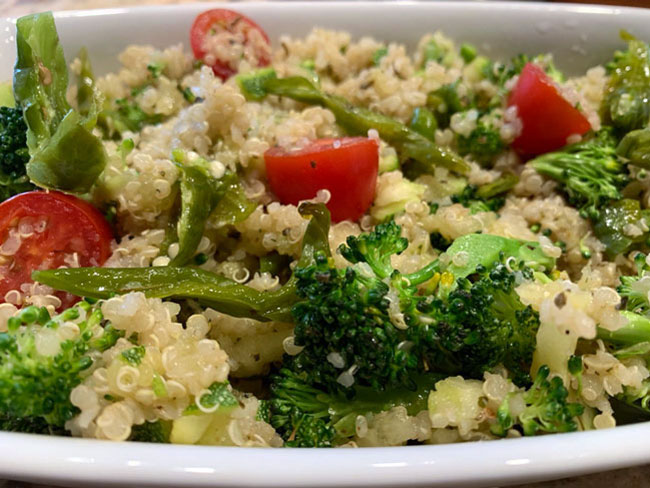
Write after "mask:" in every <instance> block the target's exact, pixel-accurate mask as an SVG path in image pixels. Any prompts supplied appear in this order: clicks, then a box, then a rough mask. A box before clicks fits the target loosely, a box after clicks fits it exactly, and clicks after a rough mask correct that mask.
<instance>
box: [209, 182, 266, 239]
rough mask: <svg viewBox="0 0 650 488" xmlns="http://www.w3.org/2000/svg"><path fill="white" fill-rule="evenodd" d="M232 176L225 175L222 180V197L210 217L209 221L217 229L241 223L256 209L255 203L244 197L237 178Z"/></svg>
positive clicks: (244, 194)
mask: <svg viewBox="0 0 650 488" xmlns="http://www.w3.org/2000/svg"><path fill="white" fill-rule="evenodd" d="M233 176H234V175H227V177H224V179H222V181H223V183H224V184H225V185H226V188H225V191H224V194H223V197H222V198H221V200H219V203H217V206H216V207H215V209H214V211H213V212H212V214H211V215H210V220H211V221H212V222H213V223H214V224H215V225H216V226H217V227H222V226H225V225H234V224H237V223H239V222H243V221H244V220H246V219H247V218H248V216H249V215H250V214H252V213H253V211H254V210H255V208H256V207H257V204H256V203H255V202H253V201H251V200H249V199H248V198H247V197H246V193H245V192H244V188H243V187H242V185H241V182H240V181H239V178H235V177H233Z"/></svg>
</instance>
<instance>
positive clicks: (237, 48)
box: [190, 8, 271, 81]
mask: <svg viewBox="0 0 650 488" xmlns="http://www.w3.org/2000/svg"><path fill="white" fill-rule="evenodd" d="M213 41H214V42H216V44H217V45H218V44H221V48H220V49H217V48H215V49H210V43H211V42H213ZM190 44H191V45H192V51H193V52H194V57H195V58H196V59H200V60H201V61H203V62H205V63H206V64H207V65H208V66H210V67H211V68H212V71H214V74H215V75H217V76H218V77H219V78H221V79H222V80H224V81H225V80H227V79H228V78H230V77H231V76H232V75H234V74H235V73H236V72H237V63H238V62H239V60H240V59H241V58H246V59H248V61H249V62H251V64H253V66H258V67H262V66H268V65H269V64H270V63H271V47H270V42H269V37H268V36H267V35H266V32H264V30H263V29H262V28H261V27H260V26H259V25H257V24H256V23H255V22H254V21H252V20H251V19H249V18H248V17H246V16H245V15H242V14H240V13H239V12H235V11H234V10H228V9H225V8H215V9H212V10H207V11H205V12H203V13H201V14H199V15H198V16H197V17H196V19H195V20H194V24H193V25H192V28H191V30H190ZM212 51H215V52H212ZM228 57H230V58H231V59H228Z"/></svg>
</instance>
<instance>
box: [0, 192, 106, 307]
mask: <svg viewBox="0 0 650 488" xmlns="http://www.w3.org/2000/svg"><path fill="white" fill-rule="evenodd" d="M112 239H113V233H112V232H111V228H110V226H109V225H108V222H106V219H104V217H103V216H102V214H101V213H99V211H98V210H97V209H95V207H93V206H92V205H90V204H89V203H86V202H84V201H83V200H80V199H79V198H77V197H73V196H71V195H65V194H63V193H58V192H43V191H31V192H27V193H21V194H20V195H16V196H15V197H13V198H10V199H9V200H5V201H4V202H2V203H1V204H0V303H3V302H4V296H5V294H6V293H7V292H8V291H10V290H16V289H18V290H20V286H21V285H22V284H23V283H31V282H32V279H31V273H32V271H35V270H42V269H55V268H59V267H61V266H68V267H69V266H70V265H71V264H72V263H74V262H77V263H78V265H79V266H100V265H102V264H104V261H106V259H108V256H109V255H110V251H111V246H110V244H111V240H112ZM56 295H57V296H58V297H59V298H60V299H61V301H62V306H63V307H68V306H70V305H72V304H73V303H74V302H76V301H77V299H76V298H75V297H74V296H72V295H70V294H67V293H63V292H57V293H56Z"/></svg>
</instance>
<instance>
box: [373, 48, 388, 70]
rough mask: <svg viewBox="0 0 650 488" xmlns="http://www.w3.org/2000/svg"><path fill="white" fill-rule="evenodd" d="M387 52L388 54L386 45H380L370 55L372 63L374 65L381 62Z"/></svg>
mask: <svg viewBox="0 0 650 488" xmlns="http://www.w3.org/2000/svg"><path fill="white" fill-rule="evenodd" d="M387 54H388V48H387V47H386V46H383V47H380V48H379V49H377V50H376V51H375V52H374V53H373V55H372V64H373V65H375V66H379V65H380V64H381V60H382V59H383V58H384V56H386V55H387Z"/></svg>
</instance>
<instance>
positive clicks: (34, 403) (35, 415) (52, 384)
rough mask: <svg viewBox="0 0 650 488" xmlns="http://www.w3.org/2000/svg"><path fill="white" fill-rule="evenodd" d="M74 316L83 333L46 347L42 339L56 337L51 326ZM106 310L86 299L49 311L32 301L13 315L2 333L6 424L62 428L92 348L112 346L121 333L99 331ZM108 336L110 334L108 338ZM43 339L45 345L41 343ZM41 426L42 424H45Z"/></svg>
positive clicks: (1, 395) (0, 373)
mask: <svg viewBox="0 0 650 488" xmlns="http://www.w3.org/2000/svg"><path fill="white" fill-rule="evenodd" d="M82 314H85V316H86V319H85V320H83V321H78V322H75V323H76V325H77V326H78V327H79V330H80V334H79V336H78V337H76V338H74V339H67V340H63V341H61V342H60V343H58V344H56V347H55V350H53V351H48V352H44V351H43V350H41V349H42V344H43V341H42V340H40V339H39V338H43V337H47V341H48V342H50V343H54V341H56V340H57V339H56V338H55V337H53V334H51V333H49V332H47V331H48V330H56V329H57V328H58V327H59V326H60V325H61V324H62V323H64V322H67V321H71V320H75V321H76V320H77V319H78V318H79V317H80V316H81V315H82ZM102 320H103V318H102V314H101V311H100V310H99V309H98V308H93V307H92V306H91V305H89V304H88V303H86V302H82V303H81V304H79V305H78V306H76V307H73V308H69V309H67V310H65V311H64V312H62V313H61V314H59V315H57V316H55V317H50V314H49V313H48V311H47V309H45V308H38V307H35V306H30V307H27V308H24V309H22V310H21V311H20V312H19V313H18V315H17V316H15V317H12V318H10V319H9V323H8V329H9V330H8V332H3V333H0V417H1V418H3V419H4V420H3V425H5V426H7V425H13V426H16V427H17V428H18V427H20V428H25V429H29V430H30V431H33V429H35V428H37V429H39V430H46V429H45V426H47V429H50V428H52V429H60V428H62V427H63V426H64V424H65V422H66V421H68V420H70V419H71V418H72V417H73V416H74V415H75V413H76V412H77V408H76V407H74V406H73V405H72V403H70V392H71V391H72V389H73V388H74V387H75V386H77V385H79V384H80V383H81V382H82V381H83V379H84V378H85V376H86V375H87V374H88V370H89V368H90V367H91V366H92V364H93V359H92V353H93V352H97V351H100V352H101V351H103V350H106V349H107V348H109V347H112V346H113V345H114V343H115V341H116V340H117V338H118V337H119V334H117V333H115V331H114V330H112V329H110V330H109V334H108V336H107V337H106V338H105V337H104V336H100V337H95V336H94V334H95V333H96V328H97V326H99V325H101V323H102ZM105 339H109V340H105ZM39 343H40V344H41V346H39ZM41 427H43V429H41Z"/></svg>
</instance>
